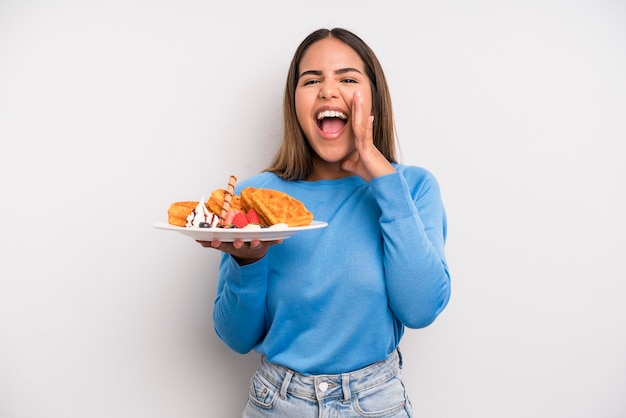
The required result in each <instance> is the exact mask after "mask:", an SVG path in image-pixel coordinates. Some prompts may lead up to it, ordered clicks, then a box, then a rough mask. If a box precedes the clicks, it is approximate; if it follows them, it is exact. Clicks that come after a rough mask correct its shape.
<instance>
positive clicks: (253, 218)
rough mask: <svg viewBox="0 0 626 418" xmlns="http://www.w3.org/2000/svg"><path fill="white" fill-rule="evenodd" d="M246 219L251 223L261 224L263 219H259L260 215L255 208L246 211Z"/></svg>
mask: <svg viewBox="0 0 626 418" xmlns="http://www.w3.org/2000/svg"><path fill="white" fill-rule="evenodd" d="M246 219H247V220H248V223H249V224H258V225H260V224H261V221H259V215H258V214H257V213H256V211H255V210H254V209H253V208H250V210H249V211H248V213H246Z"/></svg>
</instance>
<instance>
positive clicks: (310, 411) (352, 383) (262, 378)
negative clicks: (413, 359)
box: [243, 350, 412, 418]
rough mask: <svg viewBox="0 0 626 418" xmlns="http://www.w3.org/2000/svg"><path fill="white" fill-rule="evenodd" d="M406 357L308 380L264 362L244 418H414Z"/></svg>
mask: <svg viewBox="0 0 626 418" xmlns="http://www.w3.org/2000/svg"><path fill="white" fill-rule="evenodd" d="M401 371H402V356H401V355H400V352H399V351H398V350H396V351H394V352H393V353H392V354H391V356H389V358H387V359H386V360H383V361H381V362H378V363H375V364H372V365H370V366H368V367H365V368H363V369H360V370H357V371H354V372H350V373H342V374H335V375H318V376H304V375H301V374H299V373H297V372H294V371H293V370H290V369H288V368H286V367H283V366H280V365H276V364H272V363H270V362H268V361H267V360H266V359H265V357H263V358H262V359H261V366H260V367H259V368H258V369H257V371H256V373H255V374H254V376H253V377H252V379H251V381H250V395H249V398H248V402H247V404H246V407H245V409H244V411H243V418H261V417H293V418H331V417H370V418H372V417H385V418H401V417H402V418H407V417H408V418H410V417H411V416H412V410H411V403H410V402H409V399H408V397H407V395H406V391H405V389H404V384H403V383H402V376H401Z"/></svg>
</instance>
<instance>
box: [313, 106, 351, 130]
mask: <svg viewBox="0 0 626 418" xmlns="http://www.w3.org/2000/svg"><path fill="white" fill-rule="evenodd" d="M347 121H348V117H347V116H346V115H345V114H344V113H343V112H339V111H337V110H324V111H322V112H320V113H318V114H317V126H318V128H320V130H321V131H322V132H324V133H325V134H333V133H336V132H339V131H340V130H342V129H343V127H344V126H345V125H346V123H347Z"/></svg>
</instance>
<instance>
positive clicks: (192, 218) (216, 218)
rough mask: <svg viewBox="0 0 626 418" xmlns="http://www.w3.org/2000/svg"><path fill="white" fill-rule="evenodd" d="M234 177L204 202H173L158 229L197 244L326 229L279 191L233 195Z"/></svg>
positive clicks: (266, 238) (282, 236) (272, 237)
mask: <svg viewBox="0 0 626 418" xmlns="http://www.w3.org/2000/svg"><path fill="white" fill-rule="evenodd" d="M236 182H237V177H236V176H234V175H232V176H230V178H229V180H228V186H227V188H226V189H216V190H214V191H213V192H212V193H211V196H210V197H209V199H208V200H207V201H205V200H204V197H203V198H202V199H201V200H200V201H182V202H174V203H172V204H171V205H170V207H169V208H168V210H167V222H157V223H155V224H154V225H153V226H154V227H155V228H157V229H163V230H168V231H177V232H180V233H182V234H184V235H187V236H189V237H191V238H193V239H195V240H199V241H212V240H219V241H223V242H233V241H236V240H242V241H246V242H248V241H253V240H261V241H275V240H281V239H286V238H289V237H291V236H292V235H294V234H297V233H299V232H302V231H307V230H312V229H319V228H325V227H326V226H328V224H327V223H326V222H321V221H315V220H313V214H312V213H311V212H310V211H309V210H308V209H307V208H306V207H305V206H304V204H303V203H302V202H301V201H299V200H297V199H295V198H294V197H292V196H290V195H288V194H287V193H284V192H280V191H278V190H272V189H263V188H254V187H246V188H245V189H243V190H242V191H241V194H240V195H236V194H235V193H234V190H235V184H236Z"/></svg>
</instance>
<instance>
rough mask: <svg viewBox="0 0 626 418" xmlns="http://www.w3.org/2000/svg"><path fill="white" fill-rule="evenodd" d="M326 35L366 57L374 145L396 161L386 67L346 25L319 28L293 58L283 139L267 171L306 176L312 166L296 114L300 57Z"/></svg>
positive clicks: (299, 177) (298, 177) (291, 177)
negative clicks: (370, 92) (384, 69)
mask: <svg viewBox="0 0 626 418" xmlns="http://www.w3.org/2000/svg"><path fill="white" fill-rule="evenodd" d="M327 37H332V38H336V39H338V40H340V41H342V42H344V43H345V44H346V45H348V46H349V47H351V48H352V49H353V50H354V51H355V52H356V53H357V54H358V55H359V56H360V57H361V59H362V60H363V63H364V65H365V72H366V74H367V77H368V78H369V80H370V87H371V89H372V112H373V115H374V132H373V134H374V145H376V147H377V148H378V149H379V150H380V152H381V153H382V154H383V155H384V156H385V158H387V160H388V161H390V162H396V151H395V139H396V138H395V130H394V121H393V112H392V108H391V96H390V94H389V88H388V86H387V80H386V78H385V74H384V72H383V68H382V66H381V65H380V62H379V61H378V58H377V57H376V55H375V54H374V51H372V49H371V48H370V47H369V46H368V45H367V44H366V43H365V42H364V41H363V40H362V39H361V38H359V37H358V36H357V35H355V34H354V33H352V32H350V31H348V30H346V29H342V28H334V29H318V30H316V31H314V32H312V33H311V34H309V35H308V36H307V37H306V38H305V39H304V40H303V41H302V43H301V44H300V45H299V46H298V48H297V49H296V52H295V54H294V56H293V58H292V60H291V65H290V66H289V72H288V73H287V83H286V86H285V94H284V98H283V124H284V136H283V142H282V145H281V147H280V149H279V150H278V152H277V154H276V156H275V157H274V161H273V162H272V163H271V164H270V166H269V167H268V168H266V169H265V171H270V172H272V173H274V174H276V175H277V176H279V177H281V178H283V179H285V180H303V179H305V178H306V177H307V176H308V175H309V174H310V173H311V171H312V169H313V160H312V153H313V150H312V149H311V147H310V146H309V143H308V141H307V140H306V137H305V136H304V133H303V132H302V129H301V128H300V124H299V123H298V118H297V116H296V99H295V96H296V86H297V85H298V79H299V67H300V61H301V60H302V57H303V55H304V53H305V52H306V51H307V49H308V48H309V47H310V46H311V45H313V44H314V43H315V42H317V41H320V40H322V39H324V38H327Z"/></svg>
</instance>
